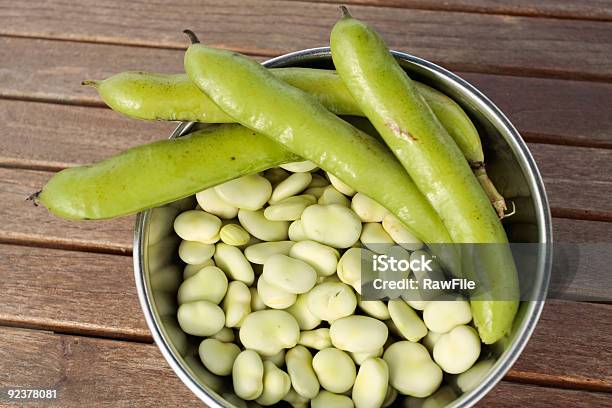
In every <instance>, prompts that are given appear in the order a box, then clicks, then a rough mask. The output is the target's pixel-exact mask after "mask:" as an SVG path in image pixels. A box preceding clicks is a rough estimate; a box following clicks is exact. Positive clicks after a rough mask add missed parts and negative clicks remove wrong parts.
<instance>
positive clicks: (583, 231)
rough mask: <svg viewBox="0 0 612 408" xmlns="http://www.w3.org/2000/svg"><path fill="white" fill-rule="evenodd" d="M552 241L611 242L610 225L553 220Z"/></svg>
mask: <svg viewBox="0 0 612 408" xmlns="http://www.w3.org/2000/svg"><path fill="white" fill-rule="evenodd" d="M553 241H554V242H574V243H586V242H591V243H600V242H612V223H609V222H601V221H585V220H572V219H568V218H553Z"/></svg>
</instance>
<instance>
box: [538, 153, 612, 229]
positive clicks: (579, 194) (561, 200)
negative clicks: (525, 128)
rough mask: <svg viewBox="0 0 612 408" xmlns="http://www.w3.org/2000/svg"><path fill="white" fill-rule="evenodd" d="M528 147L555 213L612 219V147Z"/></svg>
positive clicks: (595, 218)
mask: <svg viewBox="0 0 612 408" xmlns="http://www.w3.org/2000/svg"><path fill="white" fill-rule="evenodd" d="M529 149H530V150H531V153H532V154H533V156H534V158H535V160H536V162H537V164H538V167H539V169H540V172H541V173H542V177H543V178H544V185H545V186H546V191H547V193H548V197H549V200H550V206H551V208H552V209H553V215H555V216H560V217H565V218H583V219H592V220H603V221H612V202H611V201H610V199H609V197H610V194H611V193H612V168H611V166H612V150H610V149H594V148H587V147H580V148H577V147H569V146H555V145H545V144H530V145H529ZM587 186H588V187H587Z"/></svg>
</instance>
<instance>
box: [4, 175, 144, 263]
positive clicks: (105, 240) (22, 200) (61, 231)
mask: <svg viewBox="0 0 612 408" xmlns="http://www.w3.org/2000/svg"><path fill="white" fill-rule="evenodd" d="M51 175H52V173H48V172H40V171H32V170H21V169H3V168H0V196H1V197H2V200H0V218H1V219H2V223H1V224H0V241H4V242H22V243H31V244H36V245H43V246H53V247H56V248H57V247H59V248H70V249H81V250H88V251H102V252H110V253H119V254H129V253H130V252H131V250H132V231H133V229H134V217H124V218H120V219H115V220H111V221H82V222H75V221H67V220H63V219H61V218H58V217H55V216H53V215H52V214H50V213H49V212H48V211H46V210H45V209H43V208H42V207H34V205H33V204H32V202H31V201H26V198H27V197H28V196H29V195H31V194H32V193H34V192H36V191H37V190H40V188H41V187H42V186H43V185H44V183H45V182H46V181H47V180H48V179H49V177H50V176H51Z"/></svg>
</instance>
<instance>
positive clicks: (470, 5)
mask: <svg viewBox="0 0 612 408" xmlns="http://www.w3.org/2000/svg"><path fill="white" fill-rule="evenodd" d="M309 1H313V2H321V3H338V4H361V5H369V6H384V7H398V8H415V9H424V10H448V11H461V12H469V13H486V14H508V15H514V16H535V17H554V18H570V19H585V20H602V21H609V20H611V19H612V6H611V5H610V2H609V1H606V0H587V1H584V0H583V1H572V0H555V1H529V0H510V1H508V0H459V1H457V0H455V1H435V0H348V1H339V0H309Z"/></svg>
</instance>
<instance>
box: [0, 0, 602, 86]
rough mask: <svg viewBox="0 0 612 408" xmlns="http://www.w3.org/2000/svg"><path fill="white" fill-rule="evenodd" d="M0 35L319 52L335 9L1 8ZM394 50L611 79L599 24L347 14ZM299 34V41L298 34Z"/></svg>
mask: <svg viewBox="0 0 612 408" xmlns="http://www.w3.org/2000/svg"><path fill="white" fill-rule="evenodd" d="M0 11H1V13H0V16H1V17H0V27H1V28H0V34H4V35H9V36H19V37H37V38H56V39H62V40H71V41H86V42H103V43H112V44H129V45H140V46H147V47H164V48H179V49H182V48H184V47H185V46H186V44H187V41H186V39H185V38H184V36H183V35H182V34H181V30H182V29H184V28H186V27H189V28H191V29H193V30H195V31H196V32H197V33H198V34H199V35H200V37H201V38H202V39H204V40H205V42H206V43H208V44H210V45H213V46H216V47H224V48H231V49H234V50H237V51H242V52H247V53H251V54H258V55H278V54H281V53H285V52H287V51H290V50H297V49H302V48H310V47H317V46H322V45H326V44H327V43H328V39H329V31H330V29H331V27H332V25H333V24H334V22H335V21H336V20H337V18H338V10H337V5H335V4H326V3H317V4H313V3H307V2H289V1H266V2H261V1H256V0H225V1H208V2H206V3H204V4H203V2H201V1H197V0H181V1H177V2H174V3H173V7H172V12H168V9H167V8H166V7H160V6H159V5H158V4H156V3H154V2H149V1H144V0H139V1H131V2H129V3H125V2H122V1H119V0H102V1H93V0H87V1H81V2H78V3H66V2H63V1H46V0H36V1H29V2H19V3H14V2H12V1H9V0H2V2H0ZM351 11H352V13H353V15H354V16H355V17H357V18H363V19H365V20H367V21H368V22H369V23H371V24H372V25H373V26H374V27H375V28H376V29H377V30H379V31H380V32H381V34H382V35H383V37H384V38H385V39H386V41H387V43H388V44H389V46H390V47H391V48H393V49H398V50H403V51H410V52H411V53H413V54H416V55H419V56H422V57H424V58H427V59H429V60H432V61H436V62H441V63H444V64H445V65H447V66H449V67H451V68H453V69H458V68H462V69H465V70H469V71H475V72H493V73H512V74H529V75H537V76H559V77H568V76H571V77H572V78H585V79H592V80H609V79H611V78H612V69H611V67H612V61H611V60H610V58H608V55H609V54H610V52H611V51H612V44H611V43H610V41H609V40H608V39H609V38H610V36H611V35H612V26H610V25H608V24H606V23H605V22H596V21H580V20H559V19H542V18H537V19H536V18H529V17H516V16H500V15H486V14H473V13H456V12H443V11H442V12H441V11H427V10H407V9H398V8H385V7H363V6H354V7H352V8H351ZM296 32H299V33H300V35H296V34H295V33H296Z"/></svg>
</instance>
